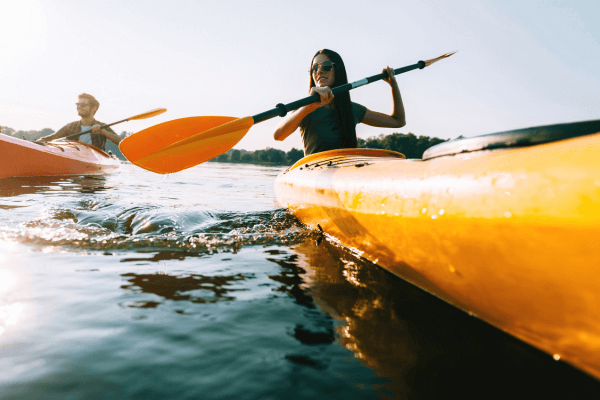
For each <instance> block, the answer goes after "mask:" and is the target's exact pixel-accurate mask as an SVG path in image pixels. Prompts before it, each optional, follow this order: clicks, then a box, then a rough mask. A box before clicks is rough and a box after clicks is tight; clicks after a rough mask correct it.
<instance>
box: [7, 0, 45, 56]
mask: <svg viewBox="0 0 600 400" xmlns="http://www.w3.org/2000/svg"><path fill="white" fill-rule="evenodd" d="M0 15H1V16H2V21H1V22H0V52H1V53H2V57H3V63H5V62H6V61H7V60H8V61H12V59H16V60H18V59H22V58H31V56H34V55H36V54H37V53H39V52H40V51H41V50H43V49H44V48H45V35H46V24H45V19H44V12H43V9H42V7H41V6H40V4H39V3H38V2H37V1H31V0H19V1H0Z"/></svg>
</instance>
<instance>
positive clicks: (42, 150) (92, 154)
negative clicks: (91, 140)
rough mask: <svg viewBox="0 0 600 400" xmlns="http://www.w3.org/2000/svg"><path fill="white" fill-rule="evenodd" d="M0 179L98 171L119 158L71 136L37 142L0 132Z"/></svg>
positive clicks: (115, 163)
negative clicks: (72, 138) (0, 160)
mask: <svg viewBox="0 0 600 400" xmlns="http://www.w3.org/2000/svg"><path fill="white" fill-rule="evenodd" d="M0 159H2V163H0V179H2V178H8V177H24V176H53V175H102V174H105V173H107V172H110V171H113V170H115V169H117V168H119V165H120V162H119V160H118V159H116V158H115V157H112V156H110V155H108V154H106V153H105V152H103V151H102V150H100V149H98V148H96V147H94V146H92V145H89V144H86V143H81V142H77V141H73V140H61V141H52V142H49V143H46V144H45V145H41V144H38V143H34V142H30V141H28V140H23V139H18V138H14V137H12V136H8V135H0Z"/></svg>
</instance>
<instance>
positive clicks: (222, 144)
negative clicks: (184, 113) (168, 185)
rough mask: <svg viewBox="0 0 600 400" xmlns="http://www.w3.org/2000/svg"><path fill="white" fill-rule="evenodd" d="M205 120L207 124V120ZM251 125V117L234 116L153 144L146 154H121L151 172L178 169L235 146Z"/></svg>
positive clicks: (191, 165) (175, 170)
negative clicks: (177, 138)
mask: <svg viewBox="0 0 600 400" xmlns="http://www.w3.org/2000/svg"><path fill="white" fill-rule="evenodd" d="M195 118H230V117H195ZM184 119H188V118H184ZM171 122H173V121H171ZM206 122H207V123H208V121H206ZM252 125H254V120H253V119H252V117H245V118H239V119H234V120H233V121H229V122H226V123H224V124H222V125H219V126H215V127H213V128H212V129H208V130H205V131H200V130H197V131H196V134H195V135H191V136H189V135H188V137H186V138H184V139H182V140H180V141H178V142H175V143H173V144H171V145H168V146H163V147H161V148H157V146H152V148H153V149H155V150H154V151H150V152H145V153H146V155H145V156H143V157H140V158H136V159H132V158H129V156H128V155H127V154H125V153H123V154H124V155H125V157H127V158H128V159H129V161H131V162H132V163H133V164H135V165H137V166H139V167H142V168H144V169H147V170H149V171H152V172H156V173H159V174H169V173H173V172H178V171H181V170H184V169H186V168H190V167H193V166H195V165H198V164H201V163H203V162H205V161H208V160H210V159H212V158H215V157H217V156H218V155H221V154H223V153H225V152H226V151H227V150H229V149H231V148H232V147H233V146H235V145H236V144H237V143H238V142H239V141H240V140H241V139H242V138H243V137H244V135H246V133H247V132H248V131H249V130H250V128H251V127H252ZM158 126H160V125H158ZM149 129H150V128H149ZM133 136H135V135H133ZM124 141H125V140H123V141H122V142H121V143H123V142H124ZM119 147H120V146H119ZM121 151H122V150H121Z"/></svg>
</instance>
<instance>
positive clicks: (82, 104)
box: [75, 103, 89, 107]
mask: <svg viewBox="0 0 600 400" xmlns="http://www.w3.org/2000/svg"><path fill="white" fill-rule="evenodd" d="M75 105H76V106H81V107H87V106H89V104H88V103H75Z"/></svg>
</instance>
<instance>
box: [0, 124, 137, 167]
mask: <svg viewBox="0 0 600 400" xmlns="http://www.w3.org/2000/svg"><path fill="white" fill-rule="evenodd" d="M0 128H1V130H0V132H1V133H3V134H5V135H8V136H12V137H16V138H19V139H25V140H29V141H32V142H33V141H35V140H38V139H40V138H42V137H44V136H48V135H51V134H53V133H54V131H53V130H52V129H50V128H44V129H42V130H41V131H15V130H14V129H12V128H9V127H8V126H2V127H0ZM129 135H131V132H125V131H123V132H121V133H120V134H119V136H121V137H122V138H125V137H127V136H129ZM109 151H110V152H112V154H114V155H115V156H117V157H118V158H119V159H121V160H127V159H126V158H125V156H124V155H123V153H121V150H119V146H117V145H116V144H114V143H113V142H111V141H110V140H107V141H106V152H107V153H108V152H109Z"/></svg>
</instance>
